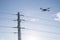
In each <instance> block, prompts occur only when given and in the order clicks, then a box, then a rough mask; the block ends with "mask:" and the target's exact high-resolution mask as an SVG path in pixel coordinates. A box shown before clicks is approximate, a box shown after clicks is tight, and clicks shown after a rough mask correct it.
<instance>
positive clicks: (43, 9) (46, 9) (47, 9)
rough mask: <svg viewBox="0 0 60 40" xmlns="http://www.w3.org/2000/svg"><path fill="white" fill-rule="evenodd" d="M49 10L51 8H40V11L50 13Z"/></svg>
mask: <svg viewBox="0 0 60 40" xmlns="http://www.w3.org/2000/svg"><path fill="white" fill-rule="evenodd" d="M49 9H50V8H40V10H42V11H50V10H49Z"/></svg>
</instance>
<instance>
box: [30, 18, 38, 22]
mask: <svg viewBox="0 0 60 40" xmlns="http://www.w3.org/2000/svg"><path fill="white" fill-rule="evenodd" d="M30 21H32V22H38V21H39V19H37V18H33V19H30Z"/></svg>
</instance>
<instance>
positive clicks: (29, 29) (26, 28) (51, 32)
mask: <svg viewBox="0 0 60 40" xmlns="http://www.w3.org/2000/svg"><path fill="white" fill-rule="evenodd" d="M22 29H27V30H32V31H37V32H44V33H52V34H60V33H56V32H49V31H42V30H35V29H29V28H22Z"/></svg>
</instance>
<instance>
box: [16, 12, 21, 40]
mask: <svg viewBox="0 0 60 40" xmlns="http://www.w3.org/2000/svg"><path fill="white" fill-rule="evenodd" d="M17 17H18V19H17V22H18V25H17V28H18V40H21V27H20V26H21V19H20V13H19V12H18V14H17Z"/></svg>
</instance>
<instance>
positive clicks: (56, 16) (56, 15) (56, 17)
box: [54, 12, 60, 21]
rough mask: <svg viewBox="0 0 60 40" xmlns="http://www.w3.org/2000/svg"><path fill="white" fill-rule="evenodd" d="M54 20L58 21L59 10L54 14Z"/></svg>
mask: <svg viewBox="0 0 60 40" xmlns="http://www.w3.org/2000/svg"><path fill="white" fill-rule="evenodd" d="M54 20H56V21H60V12H58V13H56V14H55V19H54Z"/></svg>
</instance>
